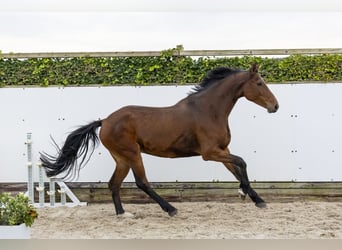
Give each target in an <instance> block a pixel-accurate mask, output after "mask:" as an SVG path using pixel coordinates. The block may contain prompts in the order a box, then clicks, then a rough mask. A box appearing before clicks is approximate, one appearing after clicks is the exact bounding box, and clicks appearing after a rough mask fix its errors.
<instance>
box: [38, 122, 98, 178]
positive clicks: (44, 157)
mask: <svg viewBox="0 0 342 250" xmlns="http://www.w3.org/2000/svg"><path fill="white" fill-rule="evenodd" d="M98 127H101V121H94V122H92V123H90V124H88V125H85V126H82V127H80V128H78V129H77V130H75V131H74V132H72V133H71V134H69V135H68V137H67V139H66V140H65V143H64V146H63V147H62V149H60V148H58V147H57V151H58V152H57V153H58V154H57V156H56V157H55V156H51V155H48V154H46V153H41V154H40V160H41V162H42V165H43V167H44V168H45V172H46V175H47V176H48V177H51V176H56V175H58V174H60V173H63V172H66V174H65V175H64V176H63V177H62V178H63V179H64V178H66V177H71V178H74V177H75V176H76V177H77V176H78V173H79V171H80V169H81V167H82V164H83V163H84V164H86V163H87V162H88V161H89V159H90V157H91V155H92V154H93V152H94V150H95V147H96V146H97V144H98V142H99V137H98V136H97V134H96V130H97V128H98ZM90 141H91V142H92V144H91V148H90V152H91V154H90V156H89V157H88V158H87V160H86V156H87V153H88V150H89V144H90V143H89V142H90ZM82 155H83V156H82ZM78 158H81V162H80V163H79V164H77V159H78Z"/></svg>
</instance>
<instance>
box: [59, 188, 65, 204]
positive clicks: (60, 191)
mask: <svg viewBox="0 0 342 250" xmlns="http://www.w3.org/2000/svg"><path fill="white" fill-rule="evenodd" d="M58 193H60V194H61V205H62V206H65V204H66V194H65V188H64V187H61V189H59V190H58Z"/></svg>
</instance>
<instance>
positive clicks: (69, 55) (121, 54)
mask: <svg viewBox="0 0 342 250" xmlns="http://www.w3.org/2000/svg"><path fill="white" fill-rule="evenodd" d="M162 52H163V51H121V52H36V53H0V58H1V57H2V58H18V59H19V58H74V57H131V56H160V55H161V53H162ZM173 54H174V55H175V56H270V55H272V56H275V55H279V56H284V55H298V54H301V55H316V54H342V48H314V49H255V50H252V49H250V50H181V49H175V50H174V51H173Z"/></svg>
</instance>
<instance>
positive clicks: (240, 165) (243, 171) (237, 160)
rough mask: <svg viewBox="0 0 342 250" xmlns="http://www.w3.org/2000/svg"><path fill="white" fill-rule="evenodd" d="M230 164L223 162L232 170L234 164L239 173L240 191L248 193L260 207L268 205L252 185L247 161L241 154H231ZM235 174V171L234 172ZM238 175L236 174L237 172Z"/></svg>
mask: <svg viewBox="0 0 342 250" xmlns="http://www.w3.org/2000/svg"><path fill="white" fill-rule="evenodd" d="M229 158H230V161H231V162H230V164H229V163H228V164H227V163H223V164H224V165H225V166H226V167H227V168H228V169H229V170H231V165H233V167H234V169H235V172H236V173H238V174H237V175H238V177H239V178H237V179H238V180H239V181H240V190H241V191H242V192H241V191H240V192H241V193H242V195H243V194H244V195H246V194H248V195H249V197H250V198H251V199H252V201H254V203H255V205H256V206H257V207H259V208H264V207H266V203H265V201H264V200H263V199H262V198H261V197H260V196H259V195H258V194H257V192H255V190H254V189H253V188H252V187H251V185H250V182H249V179H248V174H247V164H246V162H245V161H244V160H243V159H242V158H241V157H239V156H236V155H232V154H230V155H229ZM233 174H234V173H233ZM235 176H236V174H235Z"/></svg>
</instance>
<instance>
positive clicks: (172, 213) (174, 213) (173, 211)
mask: <svg viewBox="0 0 342 250" xmlns="http://www.w3.org/2000/svg"><path fill="white" fill-rule="evenodd" d="M168 214H169V215H170V216H171V217H173V216H175V215H176V214H177V209H174V210H172V211H169V212H168Z"/></svg>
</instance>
